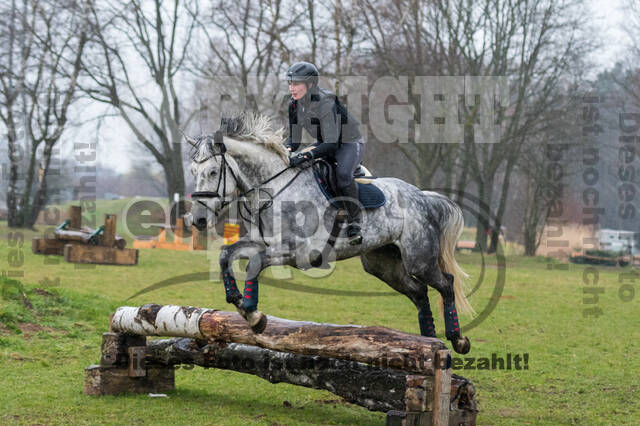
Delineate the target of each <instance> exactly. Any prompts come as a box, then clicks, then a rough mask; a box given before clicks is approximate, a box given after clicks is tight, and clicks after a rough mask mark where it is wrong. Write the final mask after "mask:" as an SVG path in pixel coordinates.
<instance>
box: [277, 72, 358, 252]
mask: <svg viewBox="0 0 640 426" xmlns="http://www.w3.org/2000/svg"><path fill="white" fill-rule="evenodd" d="M287 81H288V82H289V92H291V100H290V102H289V137H288V139H287V141H286V143H285V146H286V147H287V148H288V149H289V151H291V152H295V151H296V150H297V149H298V147H299V146H300V140H301V138H302V129H303V128H304V129H305V130H306V131H307V132H309V134H310V135H311V136H312V137H313V138H315V139H316V143H314V144H313V145H312V146H311V147H310V149H305V150H304V151H303V152H301V153H298V154H292V156H291V161H290V163H291V165H292V166H298V165H300V164H302V163H304V162H306V161H309V160H312V159H314V158H328V159H329V160H334V161H335V162H336V177H337V190H338V192H339V194H338V195H340V196H342V197H345V198H346V199H348V200H349V199H353V200H355V202H345V203H344V204H345V206H346V209H347V213H348V222H349V225H348V227H347V237H348V238H349V243H350V244H360V243H362V235H361V233H360V220H361V213H360V208H359V203H358V202H357V201H358V186H357V185H356V183H355V182H354V180H353V172H354V171H355V169H356V167H358V165H359V164H360V161H361V160H362V154H363V152H364V140H363V139H362V136H361V135H360V130H359V128H358V126H359V123H358V121H357V120H356V119H355V118H354V117H353V116H352V115H351V114H349V112H348V111H347V109H346V108H345V107H344V105H342V103H340V101H339V100H338V98H337V96H336V95H334V94H333V93H331V92H329V91H328V90H325V89H322V88H320V87H318V69H317V68H316V67H315V66H314V65H313V64H310V63H308V62H297V63H295V64H293V65H291V67H290V68H289V70H288V71H287Z"/></svg>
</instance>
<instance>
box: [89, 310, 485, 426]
mask: <svg viewBox="0 0 640 426" xmlns="http://www.w3.org/2000/svg"><path fill="white" fill-rule="evenodd" d="M146 336H166V337H173V338H171V339H162V340H151V341H148V342H147V341H146ZM180 364H189V365H198V366H201V367H205V368H219V369H226V370H233V371H238V372H242V373H247V374H253V375H256V376H258V377H261V378H263V379H265V380H267V381H269V382H271V383H280V382H282V383H290V384H294V385H299V386H305V387H310V388H315V389H324V390H328V391H329V392H332V393H334V394H336V395H338V396H340V397H342V398H343V399H345V400H346V401H349V402H351V403H354V404H358V405H361V406H363V407H365V408H367V409H369V410H374V411H382V412H386V413H387V425H439V426H443V425H475V419H476V415H477V411H478V410H477V407H476V402H475V399H474V395H475V390H474V387H473V384H471V382H469V381H468V380H467V379H465V378H463V377H459V376H455V375H452V374H451V352H450V351H449V350H448V349H446V346H445V345H444V343H443V342H442V341H440V340H439V339H435V338H430V337H424V336H419V335H414V334H408V333H403V332H401V331H397V330H393V329H390V328H386V327H379V326H359V325H336V324H324V323H314V322H307V321H293V320H288V319H282V318H277V317H273V316H269V317H268V326H267V327H266V329H265V330H264V331H263V332H262V333H261V334H254V333H253V332H252V331H251V328H250V327H249V326H248V325H247V322H246V321H245V320H244V319H243V318H242V316H240V314H238V313H237V312H224V311H218V310H214V309H203V308H194V307H181V306H172V305H167V306H161V305H155V304H148V305H144V306H142V307H139V308H138V307H120V308H118V309H117V311H116V312H115V314H113V316H112V318H111V324H110V332H109V333H104V334H103V341H102V356H101V359H100V364H99V365H91V366H89V367H88V368H86V369H85V383H84V393H85V394H88V395H115V394H119V393H127V392H131V393H158V392H165V391H168V390H173V389H174V377H175V376H174V371H175V366H176V365H180Z"/></svg>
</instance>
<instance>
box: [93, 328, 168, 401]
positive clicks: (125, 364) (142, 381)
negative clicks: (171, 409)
mask: <svg viewBox="0 0 640 426" xmlns="http://www.w3.org/2000/svg"><path fill="white" fill-rule="evenodd" d="M146 340H147V339H146V337H145V336H137V335H132V334H126V333H104V334H103V335H102V355H101V357H100V364H99V365H90V366H89V367H87V368H86V369H85V372H84V393H85V394H86V395H118V394H121V393H161V392H167V391H171V390H173V389H175V375H174V368H173V367H172V366H147V365H145V356H146V350H147V342H146Z"/></svg>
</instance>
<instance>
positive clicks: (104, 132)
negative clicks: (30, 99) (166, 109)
mask: <svg viewBox="0 0 640 426" xmlns="http://www.w3.org/2000/svg"><path fill="white" fill-rule="evenodd" d="M622 1H623V0H588V1H587V4H589V8H590V11H591V14H592V16H593V25H594V27H595V32H596V34H598V36H599V41H600V42H601V43H602V46H603V47H602V48H601V49H599V50H598V52H597V54H596V55H594V57H593V60H594V62H595V63H596V64H597V68H598V69H597V71H601V70H604V69H606V68H609V67H612V66H613V65H614V64H615V62H616V60H619V59H621V58H623V57H624V56H625V49H624V46H625V45H626V44H627V43H628V38H627V36H626V34H625V33H624V31H623V29H622V25H623V20H624V14H623V12H622V10H621V5H622ZM639 1H640V0H639ZM596 73H597V72H596ZM596 73H594V74H593V75H594V76H595V74H596ZM94 134H95V126H92V128H91V129H90V130H88V131H87V130H85V129H83V130H81V131H80V132H79V133H78V137H79V138H80V139H84V140H87V139H88V138H90V139H93V138H94V136H93V135H94ZM100 134H101V138H100V143H99V146H98V161H99V162H100V163H101V164H103V165H105V166H108V167H111V168H114V169H116V170H117V171H118V172H126V171H127V170H128V169H129V168H131V167H135V166H136V164H138V165H139V164H140V163H139V162H138V161H136V159H139V156H140V153H142V152H143V151H142V150H141V149H140V148H138V147H139V144H137V143H134V142H133V135H132V134H131V132H130V131H129V130H128V129H127V127H126V125H125V124H124V122H122V121H121V120H119V119H115V118H114V119H110V120H107V122H106V123H105V125H104V126H103V127H102V128H101V129H100ZM84 135H87V136H84ZM74 139H76V140H77V138H74ZM93 140H95V139H93ZM132 145H133V146H134V147H135V148H132ZM134 152H137V153H138V154H137V155H135V154H133V153H134Z"/></svg>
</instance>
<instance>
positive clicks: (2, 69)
mask: <svg viewBox="0 0 640 426" xmlns="http://www.w3.org/2000/svg"><path fill="white" fill-rule="evenodd" d="M86 12H87V10H86V4H85V3H83V2H80V3H75V2H71V1H63V0H23V1H22V4H21V5H18V2H17V1H16V0H12V2H11V3H10V5H5V10H4V11H3V13H4V14H5V15H6V16H8V25H7V26H6V27H4V29H3V31H2V34H1V37H2V42H1V43H0V45H1V47H0V49H2V50H4V52H3V55H2V56H3V58H4V59H3V61H2V62H1V63H0V85H1V87H0V119H1V120H2V122H3V124H4V126H5V127H6V130H7V136H8V138H7V139H8V154H9V172H8V190H7V208H8V211H9V216H8V224H9V226H11V227H32V226H33V224H34V223H35V221H36V220H37V217H38V214H39V213H40V211H41V210H42V208H43V207H44V206H45V204H46V202H47V197H48V189H49V188H48V185H47V182H48V179H49V176H50V173H51V172H52V170H51V167H50V166H51V158H52V155H53V153H54V151H55V146H56V144H57V143H58V141H59V140H60V138H61V136H62V134H63V131H64V130H65V128H66V127H67V126H68V121H69V119H68V112H69V108H70V106H71V105H72V103H73V102H74V101H75V100H76V97H75V93H76V88H77V81H78V76H79V73H80V69H81V67H80V62H81V57H82V54H83V52H84V48H85V45H86V42H87V33H88V32H87V28H88V24H87V17H86ZM20 141H23V142H24V146H20V145H19V144H20ZM19 169H22V171H23V174H22V175H20V170H19ZM22 179H24V182H21V180H22Z"/></svg>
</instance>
